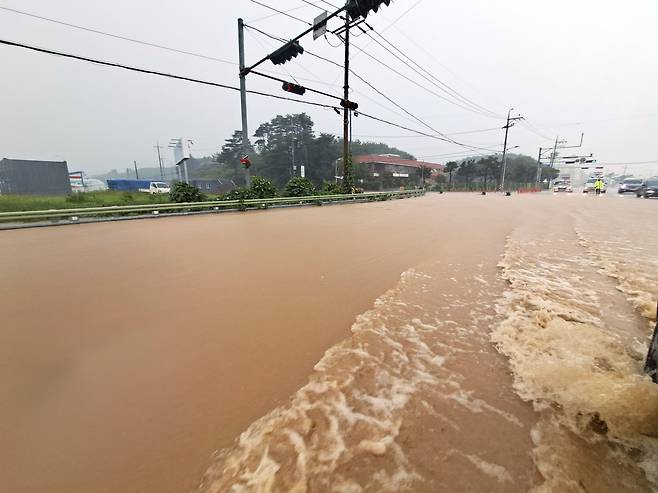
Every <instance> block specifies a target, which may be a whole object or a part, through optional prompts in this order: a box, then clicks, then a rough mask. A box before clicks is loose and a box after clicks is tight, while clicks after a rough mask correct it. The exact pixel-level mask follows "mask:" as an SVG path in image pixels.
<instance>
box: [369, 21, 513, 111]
mask: <svg viewBox="0 0 658 493" xmlns="http://www.w3.org/2000/svg"><path fill="white" fill-rule="evenodd" d="M366 26H368V27H369V28H370V30H371V31H372V32H374V33H375V34H376V35H377V36H379V37H380V38H381V39H382V40H384V42H385V43H386V44H388V45H389V46H390V47H391V48H393V49H394V50H395V51H397V52H398V53H400V55H402V56H403V57H404V58H406V59H407V60H409V62H411V64H413V65H414V66H416V67H417V68H418V69H419V70H420V71H421V72H424V73H425V74H427V75H428V76H429V77H430V78H431V79H433V80H434V81H436V82H432V80H430V79H428V78H427V77H424V76H423V78H424V79H425V80H428V81H429V82H430V83H432V84H433V85H434V86H436V87H438V88H439V89H441V90H443V91H445V92H446V93H447V94H451V95H452V96H453V97H455V98H459V100H461V101H462V102H463V103H464V104H469V105H472V106H473V108H475V109H476V110H478V111H483V112H485V113H486V114H487V115H488V116H493V117H496V118H502V117H501V116H500V115H497V114H496V113H495V112H493V111H491V110H489V109H488V108H486V107H484V106H482V105H480V104H478V103H476V102H474V101H472V100H471V99H469V98H467V97H466V96H464V95H462V94H460V93H459V92H458V91H456V90H455V89H453V88H452V87H450V86H449V85H448V84H446V83H445V82H443V81H442V80H441V79H439V78H438V77H436V76H435V75H434V74H432V73H431V72H430V71H429V70H427V69H426V68H425V67H423V66H422V65H420V64H419V63H417V62H416V61H415V60H414V59H413V58H411V57H410V56H409V55H407V54H406V53H405V52H403V51H402V50H401V49H400V48H398V47H397V46H396V45H395V44H393V43H391V42H390V41H389V40H388V39H386V38H385V37H384V36H383V35H382V34H380V33H378V32H377V31H375V29H374V28H373V27H372V26H370V25H369V24H368V23H366ZM366 34H368V36H369V37H370V38H371V39H372V40H373V41H375V42H376V43H377V44H379V45H380V46H381V47H382V48H384V49H386V47H385V46H383V45H382V44H381V43H379V42H378V41H377V40H376V39H375V38H373V37H372V36H371V35H370V33H368V32H367V31H366ZM396 58H398V57H396ZM398 59H399V60H400V61H402V62H403V63H404V64H405V65H407V66H408V67H409V68H411V69H412V70H415V69H413V67H411V66H410V65H409V64H408V63H406V62H404V60H401V59H400V58H398ZM415 71H416V72H417V73H418V70H415ZM419 75H421V76H422V74H419Z"/></svg>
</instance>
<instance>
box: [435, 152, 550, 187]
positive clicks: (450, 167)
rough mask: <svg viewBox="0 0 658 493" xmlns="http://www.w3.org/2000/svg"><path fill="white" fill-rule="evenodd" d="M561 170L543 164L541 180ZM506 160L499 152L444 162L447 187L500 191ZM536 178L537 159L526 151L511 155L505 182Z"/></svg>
mask: <svg viewBox="0 0 658 493" xmlns="http://www.w3.org/2000/svg"><path fill="white" fill-rule="evenodd" d="M557 175H558V171H557V170H555V169H553V168H548V167H542V168H541V176H540V179H541V181H542V182H543V181H544V180H545V179H548V180H552V179H554V178H556V177H557ZM502 176H503V161H502V157H501V156H500V155H491V156H483V157H480V158H466V159H463V160H461V161H450V162H448V163H446V165H445V172H444V177H443V179H442V180H441V181H443V182H444V183H445V185H446V187H447V188H448V189H470V190H497V189H499V188H500V186H501V181H502ZM536 180H537V160H536V159H534V158H532V157H530V156H525V155H523V154H508V156H507V167H506V170H505V184H506V185H510V186H511V185H521V184H532V183H535V182H536Z"/></svg>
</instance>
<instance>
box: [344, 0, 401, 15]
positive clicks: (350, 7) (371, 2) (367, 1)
mask: <svg viewBox="0 0 658 493" xmlns="http://www.w3.org/2000/svg"><path fill="white" fill-rule="evenodd" d="M382 4H384V5H386V6H387V7H388V6H389V5H390V4H391V0H350V1H349V2H348V3H347V8H346V10H347V13H348V15H349V16H350V18H352V19H356V18H358V17H363V18H364V19H365V18H366V17H367V16H368V13H369V12H370V11H371V10H372V11H373V12H377V11H378V10H379V7H380V6H381V5H382Z"/></svg>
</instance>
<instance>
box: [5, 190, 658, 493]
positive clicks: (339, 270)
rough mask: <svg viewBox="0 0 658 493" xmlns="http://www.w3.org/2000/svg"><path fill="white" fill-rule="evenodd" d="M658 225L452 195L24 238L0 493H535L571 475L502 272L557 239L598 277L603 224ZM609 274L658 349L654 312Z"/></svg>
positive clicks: (629, 207) (619, 208)
mask: <svg viewBox="0 0 658 493" xmlns="http://www.w3.org/2000/svg"><path fill="white" fill-rule="evenodd" d="M590 199H591V200H590ZM655 205H656V204H653V203H648V202H647V201H637V202H636V201H625V200H616V197H611V198H602V199H601V200H599V199H598V198H593V197H591V198H586V197H569V198H567V197H566V196H564V197H563V196H560V197H554V196H551V195H545V196H514V197H502V196H495V195H489V196H486V197H482V196H476V195H460V194H454V195H453V194H451V195H447V194H444V195H433V196H428V197H425V198H420V199H411V200H403V201H394V202H382V203H376V204H357V205H349V206H336V207H322V208H304V209H289V210H276V211H266V212H257V213H244V214H224V215H211V216H196V217H185V218H160V219H157V220H144V221H130V222H123V223H111V224H93V225H79V226H72V227H62V228H46V229H34V230H22V231H6V232H2V233H0V252H1V253H2V255H0V313H2V322H1V323H2V325H1V328H0V443H2V446H1V448H0V471H2V473H1V476H2V479H1V480H2V483H0V490H2V491H11V492H16V493H22V492H32V491H39V490H41V491H49V492H55V493H59V492H67V493H69V492H71V493H76V492H90V491H103V492H121V493H123V492H127V493H130V492H143V491H158V492H172V493H173V492H182V491H189V490H191V489H195V488H196V487H197V485H198V484H199V482H200V481H201V480H202V478H204V479H203V482H202V486H201V488H202V489H207V490H208V491H226V490H227V489H229V488H230V487H231V486H234V487H240V488H242V490H244V491H293V490H294V491H330V490H332V489H333V490H334V491H385V490H389V491H401V490H414V491H456V490H482V491H484V490H489V491H524V490H528V489H529V488H531V487H533V486H536V485H539V484H541V483H542V477H541V476H540V474H539V472H538V469H537V468H536V465H539V470H540V471H542V474H543V475H544V477H545V478H549V479H550V478H551V477H552V476H551V474H552V471H554V467H553V464H551V467H549V466H547V465H546V462H542V457H543V456H542V454H540V453H539V452H538V451H537V448H538V447H542V446H543V447H547V446H549V445H547V443H548V441H547V440H545V441H543V442H541V443H539V445H538V440H537V434H536V431H535V432H534V434H533V430H536V427H537V426H539V425H540V424H542V423H545V420H544V419H543V418H542V421H541V422H540V423H539V424H538V420H539V419H540V416H541V413H538V412H537V411H536V410H535V409H536V406H535V408H533V406H532V405H530V402H532V401H533V399H535V398H536V397H537V395H536V394H534V393H533V392H531V391H527V389H528V387H527V386H524V384H525V383H527V382H528V381H529V380H531V377H530V376H528V375H526V377H525V380H523V379H522V377H520V376H519V373H515V374H514V375H512V374H511V372H510V367H509V366H508V361H507V358H506V357H504V356H503V355H501V354H499V353H498V352H497V351H496V350H495V349H494V346H493V345H492V344H491V342H490V340H489V338H490V332H491V330H492V328H495V327H497V326H498V325H499V324H500V323H501V322H504V321H505V320H506V318H507V316H508V315H509V314H511V313H517V312H518V307H517V306H516V305H508V306H506V309H507V311H506V312H505V308H504V309H503V310H502V311H501V307H503V306H504V305H505V304H504V303H502V302H501V299H502V300H507V301H509V303H515V300H516V298H515V296H517V295H518V293H516V294H515V293H513V292H510V293H509V294H508V295H507V297H506V295H505V294H504V293H505V292H506V291H509V288H508V287H507V284H506V282H509V280H510V279H511V278H512V276H513V274H514V272H511V271H510V270H509V269H511V267H507V268H508V271H509V272H507V273H506V274H505V275H504V278H503V277H501V276H500V272H499V268H498V263H499V262H500V260H501V257H502V256H503V255H507V257H506V258H507V260H508V261H510V260H511V257H510V255H511V254H510V250H509V249H510V248H511V247H513V246H514V245H511V244H510V243H509V241H515V240H516V239H518V240H519V241H527V238H528V237H527V236H523V235H528V234H529V235H530V238H532V237H538V238H541V237H542V236H543V235H544V230H543V229H542V228H537V229H536V230H533V229H532V227H534V226H533V225H541V224H543V223H544V222H547V221H549V222H551V223H552V224H554V225H555V228H554V229H555V230H556V231H555V232H554V233H551V234H552V235H553V236H550V235H549V237H548V240H547V241H549V243H548V244H545V245H541V246H542V247H543V248H547V249H549V250H550V249H551V248H553V247H555V245H559V244H560V242H569V244H570V245H573V248H576V249H577V250H578V252H579V253H582V254H583V255H584V256H588V255H589V256H593V255H594V253H591V252H592V251H593V249H596V248H600V247H601V246H600V245H599V244H597V243H596V242H595V241H594V240H592V239H591V238H590V237H588V236H587V235H588V231H587V228H586V225H588V224H590V221H589V219H588V217H587V216H583V215H582V214H586V213H587V211H590V212H593V213H595V214H594V217H598V216H597V214H599V213H601V212H603V213H605V214H614V215H617V216H615V217H619V218H622V222H623V223H624V224H627V223H626V222H624V221H627V222H632V221H638V220H641V219H638V218H642V217H650V215H651V212H650V208H651V207H652V206H655ZM654 209H655V208H654ZM578 211H585V212H583V213H582V214H581V213H580V212H578ZM578 214H580V215H578ZM576 228H578V229H576ZM519 235H521V236H519ZM510 238H511V239H510ZM652 241H654V240H652ZM609 246H610V245H606V247H609ZM601 251H602V250H600V249H599V250H597V252H599V253H597V254H598V255H603V253H600V252H601ZM606 251H607V250H606ZM647 251H648V252H649V253H646V252H647ZM653 251H654V252H655V249H654V250H653ZM643 252H644V253H643V255H645V258H655V257H651V253H650V252H651V250H650V249H649V250H646V251H643ZM627 253H628V255H627V258H626V260H625V261H626V262H632V259H633V255H634V254H633V252H627ZM592 258H594V257H592ZM597 258H598V257H597ZM592 262H593V260H592ZM505 265H510V266H511V265H512V263H509V262H508V264H505ZM528 265H529V266H530V268H535V267H533V266H532V265H531V263H528ZM606 265H607V264H606ZM614 267H615V268H618V270H623V266H619V265H618V264H615V266H614ZM607 268H608V269H609V270H610V269H612V268H613V267H612V266H610V265H608V267H607ZM596 269H598V267H596V268H594V269H593V270H592V273H588V274H587V275H588V276H594V277H592V278H593V279H595V280H596V281H595V282H597V283H599V282H600V283H603V282H604V279H605V282H606V283H608V284H601V285H602V286H603V287H602V288H600V291H601V292H602V293H603V294H602V295H601V294H600V295H599V298H597V299H600V297H601V296H608V295H610V296H611V298H610V299H611V300H613V301H614V302H615V303H618V304H620V306H621V307H622V310H626V311H624V312H623V313H624V314H625V315H623V316H624V317H627V319H628V320H629V323H632V324H634V325H633V327H635V328H634V329H633V330H634V331H636V332H634V335H633V336H632V337H629V341H630V342H629V344H634V343H635V342H637V343H638V344H640V345H641V344H642V343H643V342H644V341H643V340H642V337H643V336H644V333H643V332H642V330H645V331H647V325H646V321H642V320H641V319H640V318H639V315H637V314H636V312H634V311H633V303H635V304H639V305H642V303H645V301H646V299H647V296H650V295H636V296H635V297H634V298H633V299H632V300H631V301H630V302H627V301H626V300H625V297H624V296H623V295H622V294H621V291H618V290H616V289H615V283H614V281H613V280H612V278H611V277H606V276H604V275H603V274H597V270H596ZM597 275H598V276H599V277H596V276H597ZM620 275H621V274H620ZM625 282H626V284H624V286H626V287H627V288H628V290H631V287H629V286H636V284H633V282H634V281H633V280H632V279H630V278H629V279H628V280H626V281H625ZM642 282H643V283H644V284H641V285H642V286H647V285H648V286H650V287H651V286H653V284H652V283H653V281H651V280H648V281H647V280H644V281H642ZM612 292H614V293H615V294H610V293H612ZM375 300H377V302H375ZM373 303H374V305H373ZM642 306H643V305H642ZM496 307H498V308H496ZM597 316H598V312H597ZM355 320H356V322H355ZM506 327H507V329H508V331H507V332H506V335H509V336H510V337H513V336H512V335H510V334H511V332H510V331H513V330H517V329H519V327H518V326H513V327H511V328H510V327H509V325H508V326H506ZM350 328H351V331H350ZM341 341H342V342H341ZM522 342H524V341H522ZM528 344H531V343H530V342H528ZM528 347H530V346H527V345H526V346H519V347H518V350H519V354H528V353H529V351H530V350H529V349H528ZM501 349H502V350H503V352H504V353H505V354H506V355H507V356H509V357H510V358H511V360H512V362H513V368H515V369H516V370H518V371H520V370H522V369H524V368H526V367H525V366H524V365H522V364H521V363H520V362H519V361H518V360H516V361H515V360H514V357H513V355H510V354H509V352H510V351H511V352H513V351H514V350H515V349H514V347H513V346H510V345H508V346H507V347H506V348H501ZM327 350H329V351H328V352H327V353H326V354H325V351H327ZM637 352H638V353H639V352H640V350H638V351H637ZM323 355H324V356H323ZM635 357H637V356H635ZM318 362H319V363H318ZM629 364H630V363H629ZM625 368H626V367H625ZM626 371H630V370H629V369H628V368H626ZM633 371H634V370H633ZM309 376H310V380H309ZM307 382H308V384H307ZM517 392H518V393H519V394H520V395H522V397H523V398H524V399H526V401H528V402H524V401H523V400H521V399H520V398H519V397H518V396H517ZM290 396H292V398H290ZM541 398H542V399H545V398H546V396H541ZM556 400H558V399H557V398H556ZM646 405H647V406H649V407H650V406H652V405H653V404H652V401H651V400H649V401H647V404H646ZM657 409H658V408H657ZM549 422H550V423H553V421H549ZM556 426H557V425H556ZM646 426H649V433H651V432H652V429H651V424H650V423H648V424H647V425H646ZM645 431H646V430H645ZM654 431H655V430H654ZM243 432H244V433H243ZM241 433H243V435H242V438H241V440H240V442H239V443H236V442H234V441H235V440H236V438H238V437H239V436H240V434H241ZM554 436H556V437H558V438H559V437H561V436H562V435H561V433H556V434H555V435H554ZM556 439H557V438H556ZM215 450H221V452H220V453H219V454H218V455H217V456H216V457H215V458H214V459H213V460H211V454H212V453H213V452H214V451H215ZM604 452H605V451H604ZM209 464H210V468H209V467H208V466H209ZM629 467H631V468H632V467H634V466H632V465H631V466H629ZM645 470H646V468H645V469H637V470H636V469H633V470H632V471H631V473H629V474H631V476H629V477H631V478H636V479H637V481H645V479H644V476H643V474H644V472H643V471H645ZM204 472H205V477H204ZM565 474H571V475H573V473H572V472H565ZM638 484H639V483H638ZM642 484H644V483H642ZM295 488H296V489H295ZM238 490H239V489H238Z"/></svg>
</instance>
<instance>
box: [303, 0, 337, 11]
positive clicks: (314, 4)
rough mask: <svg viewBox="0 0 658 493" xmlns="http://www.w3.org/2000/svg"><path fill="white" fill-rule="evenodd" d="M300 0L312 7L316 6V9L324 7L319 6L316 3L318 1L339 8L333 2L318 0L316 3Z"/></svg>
mask: <svg viewBox="0 0 658 493" xmlns="http://www.w3.org/2000/svg"><path fill="white" fill-rule="evenodd" d="M302 2H304V3H305V4H307V5H311V6H312V7H315V8H318V9H320V10H324V9H323V8H322V7H320V6H319V5H318V3H324V4H327V5H329V6H330V7H331V8H334V9H339V8H340V7H337V6H336V5H334V4H332V3H329V2H325V0H321V2H318V3H313V2H309V1H308V0H302Z"/></svg>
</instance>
